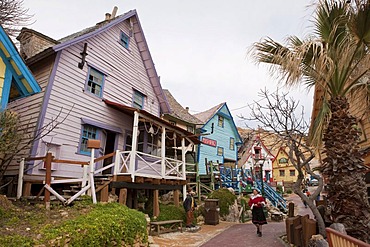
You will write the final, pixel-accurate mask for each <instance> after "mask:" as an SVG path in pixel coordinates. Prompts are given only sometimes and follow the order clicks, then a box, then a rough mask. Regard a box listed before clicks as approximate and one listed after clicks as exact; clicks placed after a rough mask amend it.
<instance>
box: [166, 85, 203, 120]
mask: <svg viewBox="0 0 370 247" xmlns="http://www.w3.org/2000/svg"><path fill="white" fill-rule="evenodd" d="M163 92H164V94H165V95H166V98H167V101H168V104H169V105H170V108H171V113H169V114H166V115H169V116H171V117H174V118H177V119H180V120H182V121H184V122H187V123H191V124H202V121H201V120H199V119H198V118H196V117H194V116H193V115H191V114H190V113H189V112H188V111H187V110H186V109H185V108H184V107H182V106H181V105H180V104H179V102H177V101H176V99H175V98H174V97H173V95H172V94H171V93H170V91H169V90H167V89H163Z"/></svg>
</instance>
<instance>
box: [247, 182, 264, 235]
mask: <svg viewBox="0 0 370 247" xmlns="http://www.w3.org/2000/svg"><path fill="white" fill-rule="evenodd" d="M248 204H249V207H250V208H251V209H252V223H253V224H254V225H255V226H256V227H257V235H258V237H262V225H265V224H267V221H266V217H265V213H264V212H263V207H264V206H265V204H266V200H265V198H264V197H263V196H262V195H260V194H259V191H258V190H257V189H253V194H252V195H251V197H250V199H249V203H248Z"/></svg>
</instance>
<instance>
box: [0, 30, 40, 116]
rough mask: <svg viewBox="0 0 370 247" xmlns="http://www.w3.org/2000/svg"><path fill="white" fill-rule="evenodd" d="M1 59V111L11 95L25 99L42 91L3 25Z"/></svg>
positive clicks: (0, 47) (0, 39) (0, 32)
mask: <svg viewBox="0 0 370 247" xmlns="http://www.w3.org/2000/svg"><path fill="white" fill-rule="evenodd" d="M0 58H1V60H2V61H0V73H1V74H0V103H1V105H0V110H4V109H5V108H6V106H7V104H8V100H9V97H10V94H11V93H15V94H16V96H15V97H25V96H29V95H31V94H35V93H38V92H40V91H41V88H40V86H39V85H38V84H37V82H36V80H35V78H34V77H33V75H32V73H31V72H30V71H29V69H28V68H27V66H26V65H25V62H24V61H23V59H22V58H21V56H20V55H19V53H18V51H17V49H16V48H15V46H14V44H13V42H12V41H11V40H10V38H9V36H8V35H7V34H6V33H5V31H4V29H3V28H2V26H1V25H0Z"/></svg>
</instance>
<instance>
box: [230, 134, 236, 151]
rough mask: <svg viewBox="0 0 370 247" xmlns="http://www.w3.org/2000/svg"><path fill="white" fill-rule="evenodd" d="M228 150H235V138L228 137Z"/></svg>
mask: <svg viewBox="0 0 370 247" xmlns="http://www.w3.org/2000/svg"><path fill="white" fill-rule="evenodd" d="M230 150H235V139H234V138H232V137H230Z"/></svg>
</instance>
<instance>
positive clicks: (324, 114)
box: [252, 0, 370, 242]
mask: <svg viewBox="0 0 370 247" xmlns="http://www.w3.org/2000/svg"><path fill="white" fill-rule="evenodd" d="M313 22H314V25H315V31H314V33H313V34H312V35H311V36H310V37H308V38H305V39H303V40H301V39H299V38H298V37H296V36H291V37H289V38H288V40H287V44H286V45H282V44H280V43H278V42H276V41H274V40H272V39H271V38H265V39H264V40H262V41H261V42H258V43H255V44H254V45H253V48H252V56H253V57H254V59H255V60H256V61H257V63H267V64H269V65H270V69H271V71H272V72H277V74H278V75H279V76H280V78H281V79H282V80H283V82H284V83H285V84H286V85H288V86H295V85H298V84H302V83H303V84H305V85H306V86H307V87H308V88H311V87H315V88H316V91H318V90H320V91H321V94H322V97H321V99H319V100H320V110H319V113H318V115H317V117H316V119H315V121H314V124H313V126H311V131H310V137H311V141H312V144H314V145H316V146H317V147H318V148H319V147H321V143H323V148H324V154H325V156H326V157H325V158H324V159H323V165H322V173H323V175H324V176H326V177H327V179H328V201H329V203H330V205H331V208H332V211H331V215H332V217H333V220H334V222H339V223H343V224H344V225H345V226H346V230H347V232H348V234H350V235H352V236H353V237H355V238H358V239H361V240H364V241H367V242H370V235H369V234H368V233H369V232H370V206H369V203H368V200H367V192H366V184H365V181H364V173H363V171H364V169H365V167H364V163H363V160H362V159H361V152H359V146H358V140H359V130H358V128H357V121H356V118H355V117H354V116H352V115H351V114H350V113H349V102H353V98H355V97H357V98H358V97H363V101H362V102H363V104H364V105H363V106H365V107H364V108H368V107H369V106H370V79H369V78H370V72H369V70H370V49H369V48H370V47H369V46H370V0H357V1H355V3H351V1H344V0H337V1H336V0H319V2H318V3H317V7H316V12H315V17H314V20H313Z"/></svg>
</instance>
